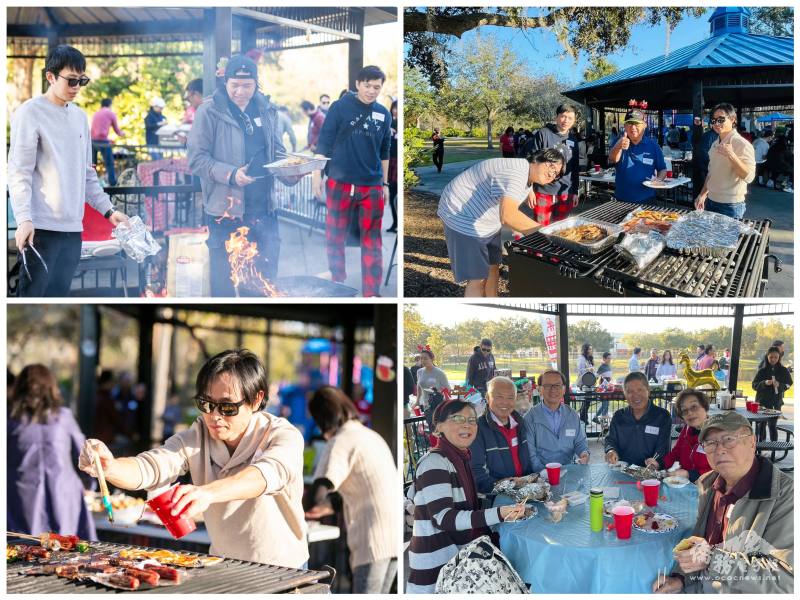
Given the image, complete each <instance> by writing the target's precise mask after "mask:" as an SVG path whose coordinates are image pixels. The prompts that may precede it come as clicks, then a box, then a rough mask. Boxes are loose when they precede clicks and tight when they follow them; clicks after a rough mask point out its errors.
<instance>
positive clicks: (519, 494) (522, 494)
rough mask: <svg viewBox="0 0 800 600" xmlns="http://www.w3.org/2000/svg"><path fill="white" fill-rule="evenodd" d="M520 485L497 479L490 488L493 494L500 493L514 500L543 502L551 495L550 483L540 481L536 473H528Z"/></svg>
mask: <svg viewBox="0 0 800 600" xmlns="http://www.w3.org/2000/svg"><path fill="white" fill-rule="evenodd" d="M524 479H525V482H524V483H523V484H522V485H515V484H514V482H513V481H510V480H508V479H505V480H503V481H499V482H498V483H497V484H496V485H495V486H494V490H492V493H493V494H502V495H504V496H508V497H510V498H511V499H512V500H514V502H525V501H527V500H533V501H535V502H544V501H545V500H548V499H549V498H550V497H551V493H550V484H549V483H547V482H546V481H542V480H541V479H540V478H539V475H538V474H537V473H534V474H533V475H528V476H527V477H526V478H524Z"/></svg>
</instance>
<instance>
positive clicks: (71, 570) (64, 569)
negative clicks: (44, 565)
mask: <svg viewBox="0 0 800 600" xmlns="http://www.w3.org/2000/svg"><path fill="white" fill-rule="evenodd" d="M80 572H81V568H80V567H79V566H78V565H58V566H57V567H56V568H55V574H56V575H58V576H59V577H66V578H67V579H75V578H76V577H78V575H80Z"/></svg>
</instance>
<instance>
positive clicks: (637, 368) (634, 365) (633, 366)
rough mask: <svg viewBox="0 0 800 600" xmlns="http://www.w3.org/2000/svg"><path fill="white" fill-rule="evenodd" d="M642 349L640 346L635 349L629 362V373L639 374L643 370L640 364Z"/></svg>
mask: <svg viewBox="0 0 800 600" xmlns="http://www.w3.org/2000/svg"><path fill="white" fill-rule="evenodd" d="M641 352H642V349H641V348H639V346H636V348H634V349H633V354H631V359H630V360H629V361H628V373H639V372H641V370H642V365H641V364H639V354H641Z"/></svg>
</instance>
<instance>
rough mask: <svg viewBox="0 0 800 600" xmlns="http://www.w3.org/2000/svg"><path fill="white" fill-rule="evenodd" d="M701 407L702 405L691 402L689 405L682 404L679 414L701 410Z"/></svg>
mask: <svg viewBox="0 0 800 600" xmlns="http://www.w3.org/2000/svg"><path fill="white" fill-rule="evenodd" d="M702 408H703V407H702V406H700V405H699V404H692V405H691V406H684V407H683V408H682V409H681V414H682V415H686V414H689V413H690V412H699V411H700V410H702Z"/></svg>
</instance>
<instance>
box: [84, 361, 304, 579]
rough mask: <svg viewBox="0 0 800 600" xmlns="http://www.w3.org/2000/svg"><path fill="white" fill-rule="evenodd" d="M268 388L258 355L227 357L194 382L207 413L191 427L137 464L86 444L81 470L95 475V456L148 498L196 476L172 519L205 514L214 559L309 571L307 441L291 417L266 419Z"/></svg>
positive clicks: (178, 497)
mask: <svg viewBox="0 0 800 600" xmlns="http://www.w3.org/2000/svg"><path fill="white" fill-rule="evenodd" d="M266 389H267V375H266V371H265V369H264V365H263V364H261V361H259V359H258V358H257V357H256V356H255V355H254V354H253V353H252V352H249V351H248V350H226V351H224V352H221V353H220V354H217V355H216V356H214V357H213V358H211V359H210V360H208V362H206V364H205V365H203V367H202V368H201V369H200V373H199V374H198V375H197V383H196V391H197V395H196V397H195V401H196V403H197V407H198V408H199V409H200V411H201V413H202V415H201V416H200V417H198V418H197V420H196V421H195V422H194V423H193V424H192V426H191V427H190V428H189V429H187V430H186V431H182V432H181V433H178V434H176V435H174V436H172V437H171V438H169V439H168V440H167V441H166V442H165V443H164V445H163V446H161V447H160V448H155V449H153V450H148V451H147V452H142V453H141V454H139V455H138V456H135V457H130V458H114V456H113V455H112V454H111V452H110V451H109V450H108V448H107V447H106V446H105V444H103V443H102V442H100V441H99V440H93V439H90V440H86V443H85V444H84V447H83V450H82V451H81V455H80V458H79V461H78V466H79V468H80V469H81V470H83V471H85V472H87V473H89V474H90V475H92V476H93V477H95V476H97V474H96V472H95V468H94V465H93V453H95V452H96V453H98V454H99V456H100V461H101V464H102V467H103V470H104V471H105V476H106V479H107V480H108V481H109V482H110V483H112V484H113V485H115V486H117V487H119V488H122V489H127V490H142V489H146V490H148V491H149V492H151V494H150V496H151V497H152V496H155V495H157V493H160V492H161V491H163V490H164V489H165V488H167V487H168V486H169V485H170V484H172V482H174V481H175V480H176V479H177V478H178V477H179V476H181V475H184V474H186V473H190V474H191V477H192V482H193V485H181V486H179V487H178V489H177V491H176V492H175V495H174V497H173V498H174V501H175V508H174V510H173V514H181V513H182V516H185V517H187V518H190V519H191V518H193V517H197V516H200V515H202V516H203V518H204V520H205V524H206V528H207V529H208V535H209V537H210V538H211V549H210V552H211V553H212V554H216V555H220V556H225V557H227V558H235V559H239V560H249V561H255V562H261V563H266V564H272V565H279V566H285V567H293V568H299V567H303V566H304V565H305V564H306V563H307V562H308V544H307V542H306V532H305V519H304V516H303V507H302V497H303V446H304V444H303V436H302V435H301V434H300V432H299V431H298V430H297V429H296V428H295V427H294V426H292V425H291V424H290V423H289V422H288V421H287V420H286V419H281V418H278V417H274V416H272V415H269V414H266V413H263V412H260V411H259V408H260V407H261V405H262V403H263V401H264V396H265V391H266Z"/></svg>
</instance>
